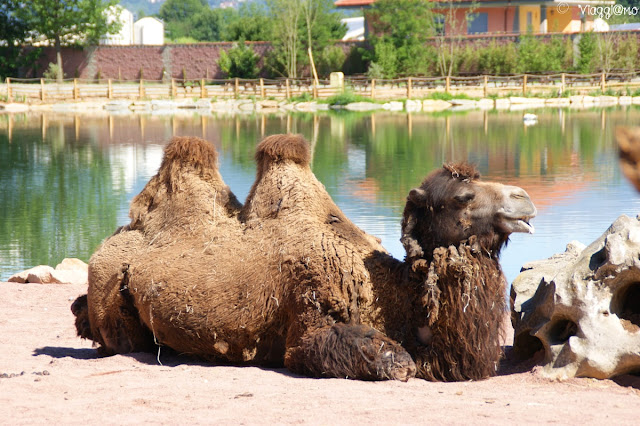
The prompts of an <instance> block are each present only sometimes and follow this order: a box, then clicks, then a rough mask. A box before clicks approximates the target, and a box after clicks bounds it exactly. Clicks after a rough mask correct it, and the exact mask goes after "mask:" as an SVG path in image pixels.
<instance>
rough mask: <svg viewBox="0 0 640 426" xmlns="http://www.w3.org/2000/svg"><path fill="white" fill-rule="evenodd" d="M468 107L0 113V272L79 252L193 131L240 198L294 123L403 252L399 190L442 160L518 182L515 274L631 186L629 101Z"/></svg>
mask: <svg viewBox="0 0 640 426" xmlns="http://www.w3.org/2000/svg"><path fill="white" fill-rule="evenodd" d="M537 115H538V124H536V125H534V126H529V127H528V126H525V125H524V123H523V120H522V116H523V112H517V113H513V112H495V111H492V112H481V111H473V112H469V113H466V114H454V115H452V114H442V115H431V114H393V113H375V114H366V115H361V114H353V113H339V114H335V113H332V114H323V115H317V114H289V115H273V116H264V115H247V116H238V115H236V116H225V115H221V116H211V115H198V114H185V115H132V114H126V115H109V114H106V113H102V114H98V115H91V116H88V115H56V114H51V113H45V114H23V115H0V188H2V189H1V190H0V279H3V278H5V279H6V278H7V277H8V276H9V275H11V274H12V273H13V272H15V271H18V270H21V269H24V268H26V267H30V266H33V265H36V264H42V263H44V264H52V265H55V264H56V263H57V262H59V261H60V260H61V259H62V258H64V257H70V256H74V257H80V258H82V259H84V260H87V259H88V257H89V256H90V254H91V253H92V252H93V250H94V249H95V247H96V246H97V245H98V244H99V243H100V241H101V240H102V239H103V238H105V237H106V236H108V235H109V234H110V233H111V232H112V231H113V230H114V229H115V228H116V227H117V226H119V225H122V224H124V223H126V222H127V221H128V219H127V214H128V202H129V201H130V199H131V198H132V197H133V196H134V195H135V194H137V193H138V192H139V191H140V190H141V189H142V187H143V186H144V185H145V183H146V182H147V180H148V179H149V178H150V177H151V176H152V175H153V174H154V173H155V171H156V170H157V168H158V166H159V164H160V161H161V156H162V148H163V146H164V145H165V144H166V142H167V141H168V140H169V139H170V138H171V137H172V136H177V135H196V136H200V137H203V138H205V139H207V140H209V141H211V142H213V143H214V144H215V145H216V146H217V148H218V150H219V152H220V168H221V172H222V175H223V177H224V179H225V181H226V182H227V184H229V185H230V186H231V188H232V189H233V191H234V192H235V193H236V195H237V196H238V197H239V198H240V199H243V198H244V197H246V195H247V193H248V191H249V188H250V186H251V184H252V183H253V179H254V171H255V169H254V162H253V153H254V149H255V145H256V143H257V141H259V140H260V139H261V138H262V137H264V136H265V135H269V134H273V133H282V132H287V131H289V132H293V133H301V134H303V135H304V136H305V137H306V138H307V139H308V140H309V141H310V142H311V144H312V147H313V163H312V164H313V170H314V172H315V174H316V175H317V176H318V178H319V179H320V180H321V181H322V182H323V183H324V184H325V186H326V187H327V190H328V191H329V193H330V194H331V195H332V196H333V197H334V199H335V201H336V203H337V204H338V205H339V206H340V207H341V208H342V209H343V210H344V211H345V213H346V214H347V215H348V216H349V217H350V218H351V219H352V220H353V221H354V222H355V223H357V224H358V225H359V226H361V227H362V228H364V229H365V230H366V231H367V232H370V233H372V234H375V235H377V236H379V237H381V238H382V240H383V244H384V245H385V247H387V249H388V250H389V251H391V252H392V253H393V254H394V255H395V256H397V257H402V256H403V249H402V246H401V244H400V242H399V241H398V238H399V236H400V215H401V214H402V210H403V207H404V199H405V197H406V194H407V193H408V192H409V190H410V189H411V188H412V187H414V186H416V185H418V184H419V183H420V182H421V180H422V179H423V178H424V176H425V175H426V174H427V173H428V172H429V171H430V170H432V169H434V168H436V167H440V165H441V164H442V163H443V162H447V161H460V160H467V161H470V162H473V163H475V164H477V165H478V167H479V169H480V171H481V173H482V174H483V175H484V176H485V178H486V179H491V180H499V181H502V182H504V183H509V184H514V185H518V186H521V187H523V188H525V189H526V190H527V192H529V194H530V195H531V197H532V199H533V200H534V202H535V203H536V205H537V206H538V208H539V211H540V213H539V216H538V218H536V219H535V220H534V224H535V226H536V229H537V233H536V234H535V235H533V236H527V235H515V236H514V237H513V238H512V242H511V243H510V245H509V246H508V248H507V249H506V250H505V252H504V254H503V265H504V268H505V272H506V273H507V276H508V278H509V279H510V280H511V279H513V278H514V277H515V275H516V274H517V272H518V271H519V268H520V266H521V265H522V264H523V263H524V262H526V261H530V260H534V259H539V258H544V257H548V256H550V255H551V254H553V253H556V252H559V251H562V250H563V249H564V246H565V245H566V243H568V242H569V241H571V240H580V241H582V242H584V243H588V242H590V241H592V240H593V239H595V238H596V237H597V236H599V235H600V234H601V233H602V232H603V231H604V230H605V229H606V227H607V226H608V225H609V224H610V223H611V222H613V220H614V219H615V218H616V217H617V216H618V215H620V214H622V213H626V214H629V215H635V214H636V213H638V210H640V196H638V195H637V194H636V193H635V192H634V191H633V189H632V188H631V186H630V185H629V184H627V183H626V181H624V179H623V178H622V176H621V174H620V172H619V170H618V167H617V161H616V154H615V144H614V140H613V129H614V127H615V126H617V125H620V124H626V125H633V124H634V123H637V122H638V119H639V118H640V111H638V110H636V109H633V108H629V109H616V110H606V111H605V110H601V111H578V110H548V111H542V112H538V113H537Z"/></svg>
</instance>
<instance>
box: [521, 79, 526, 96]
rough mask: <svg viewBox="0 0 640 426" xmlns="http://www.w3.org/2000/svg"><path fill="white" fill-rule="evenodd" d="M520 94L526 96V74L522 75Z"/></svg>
mask: <svg viewBox="0 0 640 426" xmlns="http://www.w3.org/2000/svg"><path fill="white" fill-rule="evenodd" d="M522 96H527V75H526V74H524V75H523V76H522Z"/></svg>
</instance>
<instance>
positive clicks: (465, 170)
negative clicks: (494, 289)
mask: <svg viewBox="0 0 640 426" xmlns="http://www.w3.org/2000/svg"><path fill="white" fill-rule="evenodd" d="M479 179H480V175H479V173H478V172H477V171H476V170H475V168H473V167H472V166H470V165H468V164H448V165H445V166H444V167H443V168H442V169H440V170H437V171H435V172H433V173H431V174H430V175H429V176H428V177H427V178H426V179H425V180H424V182H423V183H422V185H421V186H420V187H418V188H414V189H413V190H411V192H410V193H409V197H408V200H407V207H406V208H405V218H404V221H403V238H402V241H403V244H404V245H405V248H406V249H407V254H408V256H409V257H413V256H422V254H428V253H430V252H431V250H432V249H433V248H435V247H437V246H443V245H444V246H449V245H457V244H459V243H460V242H461V241H464V240H468V239H469V238H471V237H472V236H475V237H477V239H478V241H479V243H480V244H481V245H482V246H483V248H484V249H486V250H488V251H490V252H494V253H496V254H497V253H498V252H499V250H500V248H501V247H502V245H503V244H504V243H505V242H506V241H507V239H508V238H509V235H510V234H512V233H514V232H527V233H533V231H534V228H533V226H531V225H530V223H529V221H530V220H531V218H533V217H535V216H536V214H537V211H536V208H535V206H534V205H533V203H532V202H531V199H530V198H529V195H528V194H527V193H526V192H525V191H524V190H523V189H522V188H519V187H517V186H509V185H503V184H500V183H494V182H481V181H480V180H479ZM412 239H415V242H413V241H411V240H412Z"/></svg>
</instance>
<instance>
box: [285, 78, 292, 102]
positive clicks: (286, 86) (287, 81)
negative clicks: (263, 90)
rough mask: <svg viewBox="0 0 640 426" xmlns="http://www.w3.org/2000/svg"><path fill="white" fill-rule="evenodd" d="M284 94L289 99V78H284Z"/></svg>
mask: <svg viewBox="0 0 640 426" xmlns="http://www.w3.org/2000/svg"><path fill="white" fill-rule="evenodd" d="M285 88H286V91H285V96H286V97H287V99H289V98H290V97H291V86H289V79H288V78H287V79H286V80H285Z"/></svg>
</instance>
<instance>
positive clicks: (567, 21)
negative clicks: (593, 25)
mask: <svg viewBox="0 0 640 426" xmlns="http://www.w3.org/2000/svg"><path fill="white" fill-rule="evenodd" d="M575 8H576V9H577V8H578V7H577V6H576V7H575ZM572 15H573V11H572V10H569V11H567V12H566V13H560V12H558V9H557V8H555V7H549V8H547V32H549V33H565V32H572V27H571V21H572V20H573V18H572ZM579 22H580V21H578V23H579ZM578 31H579V30H578Z"/></svg>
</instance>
